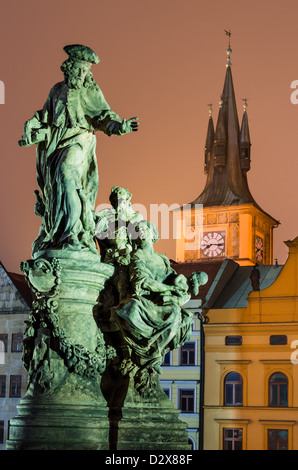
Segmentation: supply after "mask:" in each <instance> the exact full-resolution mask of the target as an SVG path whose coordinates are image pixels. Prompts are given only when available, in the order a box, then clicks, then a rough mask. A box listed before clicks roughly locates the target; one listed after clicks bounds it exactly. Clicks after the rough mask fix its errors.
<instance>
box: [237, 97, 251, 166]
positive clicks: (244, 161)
mask: <svg viewBox="0 0 298 470" xmlns="http://www.w3.org/2000/svg"><path fill="white" fill-rule="evenodd" d="M243 102H244V103H243V108H244V112H243V117H242V124H241V131H240V139H239V146H240V165H241V169H242V170H243V171H244V172H245V173H246V172H247V171H249V170H250V147H251V142H250V135H249V126H248V116H247V111H246V109H247V99H246V98H244V99H243Z"/></svg>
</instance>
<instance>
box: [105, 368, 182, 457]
mask: <svg viewBox="0 0 298 470" xmlns="http://www.w3.org/2000/svg"><path fill="white" fill-rule="evenodd" d="M154 381H155V384H154V385H155V387H154V390H153V393H150V394H149V395H148V396H146V397H144V396H141V395H140V394H139V393H138V392H137V391H136V389H135V383H134V379H133V377H130V378H129V377H127V376H124V377H123V376H121V374H119V373H118V374H117V373H115V370H114V373H113V371H111V370H110V371H106V373H104V374H103V377H102V390H103V394H104V396H105V398H106V399H107V401H108V403H109V409H110V411H109V418H110V450H114V451H116V450H155V451H158V450H160V451H161V450H169V451H170V450H172V451H177V450H183V451H184V450H185V451H189V450H191V445H190V444H189V443H188V434H187V431H186V428H187V425H186V423H184V422H183V421H181V420H180V419H179V410H177V409H175V408H174V406H173V404H172V402H171V401H170V400H169V399H168V397H167V396H166V395H165V393H164V391H163V390H162V388H161V385H160V381H159V376H158V375H157V374H156V375H155V377H154ZM113 382H114V385H113ZM111 390H112V393H111ZM125 390H126V393H125Z"/></svg>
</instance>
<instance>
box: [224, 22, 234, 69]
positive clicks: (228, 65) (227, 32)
mask: <svg viewBox="0 0 298 470" xmlns="http://www.w3.org/2000/svg"><path fill="white" fill-rule="evenodd" d="M224 31H225V33H226V35H227V36H229V46H228V49H227V54H228V60H227V64H226V67H231V65H232V64H231V60H230V55H231V52H232V49H231V36H232V33H231V31H230V29H229V31H227V30H226V29H225V30H224Z"/></svg>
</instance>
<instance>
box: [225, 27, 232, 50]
mask: <svg viewBox="0 0 298 470" xmlns="http://www.w3.org/2000/svg"><path fill="white" fill-rule="evenodd" d="M224 32H225V33H226V35H227V36H229V47H230V40H231V36H232V33H231V31H230V29H229V31H227V30H226V29H225V30H224Z"/></svg>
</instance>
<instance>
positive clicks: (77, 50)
mask: <svg viewBox="0 0 298 470" xmlns="http://www.w3.org/2000/svg"><path fill="white" fill-rule="evenodd" d="M63 50H64V51H65V52H66V54H68V55H69V57H70V58H71V59H74V60H81V61H83V62H90V63H91V64H98V62H99V57H98V56H97V54H95V52H94V51H93V50H92V49H90V47H87V46H83V45H82V44H71V45H69V46H64V47H63Z"/></svg>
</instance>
